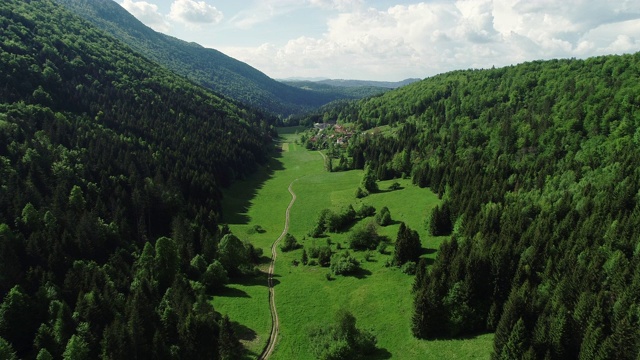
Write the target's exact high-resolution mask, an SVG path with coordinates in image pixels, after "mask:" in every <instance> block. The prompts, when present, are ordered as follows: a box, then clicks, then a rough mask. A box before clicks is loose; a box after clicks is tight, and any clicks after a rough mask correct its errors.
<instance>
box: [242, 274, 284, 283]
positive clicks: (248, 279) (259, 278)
mask: <svg viewBox="0 0 640 360" xmlns="http://www.w3.org/2000/svg"><path fill="white" fill-rule="evenodd" d="M273 277H274V279H273V286H276V285H278V284H280V280H278V279H276V278H279V277H280V275H278V274H273ZM231 283H232V284H237V285H242V286H268V283H267V274H265V273H262V274H260V275H256V276H243V277H238V278H234V279H232V280H231Z"/></svg>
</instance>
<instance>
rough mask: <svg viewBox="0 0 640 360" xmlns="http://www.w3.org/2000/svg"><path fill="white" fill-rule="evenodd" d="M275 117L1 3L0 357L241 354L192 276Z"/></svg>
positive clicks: (215, 252) (205, 262) (111, 43)
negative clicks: (230, 192) (223, 203)
mask: <svg viewBox="0 0 640 360" xmlns="http://www.w3.org/2000/svg"><path fill="white" fill-rule="evenodd" d="M270 124H271V120H270V119H269V118H266V117H264V116H263V115H262V114H260V113H257V112H255V111H249V110H246V109H244V108H242V107H240V106H238V105H237V104H234V103H231V102H229V101H227V100H224V99H221V98H220V97H218V96H216V95H214V94H212V93H211V92H209V91H207V90H205V89H203V88H201V87H198V86H196V85H193V83H191V82H189V81H187V80H185V79H182V78H180V77H177V76H176V75H174V74H172V73H170V72H169V71H168V70H166V69H164V68H162V67H160V66H158V65H156V64H154V63H152V62H150V61H149V60H147V59H145V58H143V57H142V56H140V55H137V54H135V53H134V52H132V51H131V50H130V49H129V48H128V47H126V45H124V44H122V43H120V42H119V41H117V40H115V39H113V38H111V37H109V36H108V35H106V34H105V33H103V32H102V31H101V30H98V29H97V28H95V27H93V26H92V25H91V24H89V23H88V22H86V21H84V20H82V19H80V18H79V17H76V16H75V15H73V14H72V13H70V12H68V11H67V10H65V9H64V8H63V7H61V6H60V5H57V4H56V3H54V2H53V1H51V0H39V1H23V0H4V1H2V2H0V298H1V299H2V303H1V304H0V358H3V359H11V358H15V357H16V356H17V357H20V358H28V359H33V358H36V356H37V358H38V359H48V358H51V356H52V357H53V358H56V359H58V358H62V357H63V355H64V358H65V359H96V358H104V359H147V358H148V359H150V358H191V359H204V358H207V359H215V358H218V355H219V354H235V353H236V352H235V351H236V350H237V349H238V343H237V340H235V341H234V337H233V335H232V334H231V333H230V332H229V326H230V325H229V324H230V323H229V320H228V319H219V318H218V315H217V314H216V313H215V311H214V310H213V308H212V307H211V305H210V303H209V297H208V296H206V292H207V290H208V282H207V281H206V279H204V278H203V274H202V273H203V272H204V270H205V269H206V270H209V269H213V270H211V271H209V272H208V274H209V275H215V274H211V272H214V273H215V272H216V270H217V274H218V275H220V274H222V275H224V273H225V269H220V268H219V266H220V262H218V261H217V260H216V259H218V258H219V257H220V256H221V252H222V251H223V250H220V249H221V246H218V240H219V239H220V238H221V236H222V235H224V233H221V230H219V227H218V223H217V222H218V220H219V219H220V216H221V214H220V209H221V207H220V196H221V195H220V187H221V186H223V185H226V184H229V183H230V182H232V181H233V180H234V179H237V178H240V177H243V176H245V175H247V174H249V173H251V172H252V171H253V170H254V168H255V167H256V166H257V165H258V164H260V163H262V162H264V161H265V160H266V159H267V157H268V156H269V151H268V149H269V147H270V146H269V145H270V144H271V136H272V134H271V125H270ZM227 240H229V238H228V236H227ZM232 240H233V239H232ZM232 242H233V241H227V243H232ZM192 259H195V260H192ZM224 263H225V266H226V265H227V262H224ZM231 265H237V264H231ZM229 269H230V271H231V270H232V269H231V268H229ZM201 282H202V284H201Z"/></svg>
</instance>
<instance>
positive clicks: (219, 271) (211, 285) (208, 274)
mask: <svg viewBox="0 0 640 360" xmlns="http://www.w3.org/2000/svg"><path fill="white" fill-rule="evenodd" d="M227 282H229V277H228V276H227V271H226V270H225V269H224V266H222V264H221V263H220V262H219V261H218V260H214V261H213V262H212V263H211V264H209V266H208V267H207V270H206V271H205V272H204V274H202V285H204V286H205V288H206V289H207V291H211V292H212V291H215V290H217V289H220V288H222V287H223V286H224V284H226V283H227Z"/></svg>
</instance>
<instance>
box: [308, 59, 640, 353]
mask: <svg viewBox="0 0 640 360" xmlns="http://www.w3.org/2000/svg"><path fill="white" fill-rule="evenodd" d="M639 79H640V53H637V54H634V55H624V56H603V57H596V58H591V59H587V60H575V59H572V60H554V61H546V62H541V61H537V62H530V63H525V64H521V65H517V66H511V67H506V68H501V69H491V70H475V71H474V70H467V71H456V72H452V73H448V74H443V75H440V76H436V77H433V78H430V79H426V80H424V81H422V82H419V83H416V84H412V85H409V86H406V87H404V88H401V89H399V90H396V91H392V92H389V93H386V94H384V95H382V96H379V97H375V98H372V99H369V100H364V101H361V102H359V103H355V104H345V105H342V106H341V107H336V108H333V109H331V111H330V112H328V113H327V114H325V118H327V119H328V120H338V121H339V122H352V123H354V124H355V125H357V127H358V128H359V129H360V130H366V131H360V132H359V133H357V134H355V135H354V137H353V138H352V139H351V140H350V141H349V144H348V146H347V147H346V148H345V149H342V150H341V148H340V147H336V146H335V145H332V144H330V146H331V147H332V151H330V154H332V155H333V156H334V157H335V158H337V159H340V165H341V167H342V168H363V167H365V166H367V167H369V169H370V172H372V173H373V174H376V175H377V177H378V178H379V179H389V178H393V177H398V176H411V177H412V179H413V181H414V182H415V183H416V184H418V185H420V186H422V187H430V188H431V189H433V191H435V192H436V193H438V194H439V195H440V196H441V197H442V199H443V203H442V205H440V206H439V207H437V208H436V210H434V212H433V214H432V216H431V218H430V219H426V222H425V226H428V229H429V230H430V231H431V233H432V234H434V235H450V239H449V240H448V241H446V242H445V243H444V245H442V247H441V248H440V249H439V252H438V256H437V259H436V261H435V263H434V264H433V265H429V266H428V268H427V271H426V272H424V271H422V270H421V269H419V270H418V276H417V277H416V284H415V286H414V290H413V296H414V301H415V302H414V314H413V323H412V324H411V327H412V331H413V334H414V336H416V337H419V338H425V339H432V338H441V337H458V336H464V335H469V334H475V333H480V332H487V331H489V332H495V342H494V353H493V358H494V359H520V358H527V359H542V358H546V359H577V358H579V359H611V358H616V359H638V357H639V356H640V241H639V239H640V227H639V226H638V224H640V198H639V197H640V192H639V190H640V130H639V129H640V82H639V81H638V80H639ZM382 125H389V126H383V127H381V128H377V129H374V128H376V127H379V126H382ZM311 140H317V138H311ZM311 140H310V141H311ZM313 146H321V144H320V143H319V142H317V141H316V142H315V143H310V145H309V147H313ZM423 265H424V263H423ZM409 291H410V290H409V289H407V292H409Z"/></svg>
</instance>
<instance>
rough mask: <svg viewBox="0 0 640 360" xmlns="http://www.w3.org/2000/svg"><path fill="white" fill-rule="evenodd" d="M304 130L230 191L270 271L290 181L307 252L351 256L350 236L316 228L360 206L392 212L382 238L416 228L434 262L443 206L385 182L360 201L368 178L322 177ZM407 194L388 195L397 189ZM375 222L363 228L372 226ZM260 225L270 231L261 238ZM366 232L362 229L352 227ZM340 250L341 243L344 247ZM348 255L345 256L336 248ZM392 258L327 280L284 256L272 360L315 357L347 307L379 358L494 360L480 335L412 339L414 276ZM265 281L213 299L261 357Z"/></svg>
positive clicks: (233, 287)
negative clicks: (320, 329)
mask: <svg viewBox="0 0 640 360" xmlns="http://www.w3.org/2000/svg"><path fill="white" fill-rule="evenodd" d="M300 130H301V129H299V128H290V129H282V131H281V134H280V135H281V139H280V140H281V141H280V143H279V144H278V145H277V146H278V149H279V151H278V154H277V156H276V157H275V158H274V159H273V160H272V161H271V162H270V163H269V165H268V166H266V167H264V168H262V169H261V170H260V171H259V173H258V174H256V175H255V176H253V177H252V178H250V179H247V180H245V181H242V182H238V183H236V184H234V185H233V186H232V187H231V188H230V189H228V190H227V191H226V192H225V194H224V195H225V209H224V211H225V214H226V215H227V217H226V219H227V221H228V222H229V227H230V229H231V231H232V232H233V233H234V234H235V235H237V236H238V237H239V238H241V239H243V240H249V241H251V242H252V243H253V244H254V245H255V246H256V247H259V248H262V249H263V250H264V254H265V258H264V262H263V265H262V267H263V269H266V268H267V266H268V258H267V257H266V256H268V254H269V248H270V245H271V244H272V243H273V241H274V240H275V239H276V238H277V237H278V236H279V235H280V233H281V232H282V229H283V227H284V222H285V210H286V208H287V205H288V203H289V201H290V200H291V196H290V194H289V192H288V191H287V187H288V186H289V184H290V183H292V182H294V181H295V182H294V184H293V191H294V192H295V193H296V195H297V200H296V202H295V204H294V205H293V208H292V210H291V221H290V231H289V232H290V233H291V234H292V235H294V236H295V237H296V238H297V239H298V242H300V243H301V244H302V245H304V246H305V247H309V246H311V245H324V244H326V243H327V242H328V241H329V242H330V243H331V247H332V249H333V250H334V251H345V250H344V249H346V248H348V243H347V237H348V232H347V233H341V234H333V233H331V234H329V237H327V238H320V239H311V238H310V237H309V236H308V235H307V233H308V232H309V231H310V230H311V229H312V228H313V226H314V224H315V222H316V220H317V218H318V214H319V212H320V211H321V210H322V209H325V208H331V209H334V210H340V209H341V208H343V207H345V206H348V205H349V204H351V205H353V207H354V208H355V209H356V210H357V209H358V208H359V207H360V205H361V204H362V203H365V204H368V205H371V206H374V207H375V208H376V209H377V210H380V209H381V208H382V207H383V206H387V207H388V208H389V210H390V212H391V217H392V219H393V220H394V223H393V224H392V225H389V226H387V227H381V228H379V230H378V232H379V234H380V235H386V236H388V237H389V238H390V239H391V240H392V241H394V240H395V237H396V234H397V231H398V227H399V222H400V221H402V222H404V223H405V224H407V225H408V226H409V227H410V228H412V229H414V230H417V231H418V233H419V234H420V238H421V240H422V246H423V248H425V249H427V250H426V254H425V255H423V256H425V257H428V258H434V257H435V251H436V249H437V248H438V246H439V245H440V243H441V242H442V241H443V240H444V238H438V237H432V236H429V235H428V234H427V231H426V230H425V226H424V221H425V218H426V217H427V216H428V214H429V213H430V211H431V209H432V208H433V207H434V206H436V205H437V204H438V201H439V200H438V198H437V196H436V195H435V194H433V193H432V192H431V191H430V190H428V189H420V188H418V187H416V186H414V185H412V184H411V181H410V180H404V179H403V180H393V181H382V182H379V187H380V190H381V191H380V192H379V193H376V194H372V195H369V196H368V197H365V198H363V199H356V198H355V192H356V189H357V187H358V186H359V184H360V181H361V178H362V171H348V172H337V173H329V172H327V171H325V170H324V164H323V159H322V155H321V154H320V153H318V152H314V151H308V150H306V149H304V148H303V147H302V146H300V145H297V144H296V143H295V140H296V138H297V134H296V131H300ZM395 181H397V182H399V183H400V185H401V188H400V189H399V190H395V191H388V190H387V189H388V187H389V186H390V185H391V184H392V183H393V182H395ZM370 220H371V218H369V219H365V220H362V221H361V222H362V223H364V222H368V221H370ZM256 225H259V226H261V227H262V229H263V230H264V231H262V232H256V231H254V227H255V226H256ZM361 225H362V224H356V225H354V228H356V227H358V226H361ZM338 244H340V245H338ZM338 247H342V249H343V250H338ZM392 251H393V244H391V245H390V246H389V248H388V252H389V255H383V254H380V253H378V252H373V256H372V257H371V258H370V259H369V261H366V260H365V259H364V253H362V252H356V253H355V255H356V257H357V258H358V260H359V261H360V263H361V266H362V269H363V270H362V271H361V272H360V273H359V274H358V275H357V276H333V277H332V280H327V277H326V274H327V273H329V269H328V268H323V267H319V266H303V265H302V264H300V265H298V266H294V265H293V261H294V260H298V261H299V260H300V258H301V254H302V249H299V250H295V251H291V252H287V253H283V252H281V251H279V252H278V258H277V262H276V270H275V274H276V275H275V278H276V280H277V281H276V284H277V285H276V286H275V299H276V305H277V309H278V314H279V317H280V334H279V336H278V343H277V345H276V349H275V352H274V353H273V356H272V358H274V359H312V358H313V355H312V353H311V349H310V344H311V341H310V339H309V330H310V329H311V328H313V327H317V326H322V325H325V324H327V323H328V322H330V321H332V320H333V315H334V314H335V312H336V311H337V310H338V309H340V308H345V309H347V310H349V311H351V312H352V313H353V314H354V315H355V317H356V318H357V326H358V327H359V328H363V329H369V330H371V331H372V332H373V333H374V334H375V335H376V337H377V340H378V348H379V351H378V352H377V354H376V356H375V358H378V359H390V358H393V359H476V358H477V359H486V358H488V357H489V354H490V352H491V349H492V339H493V335H491V334H487V335H481V336H477V337H474V338H467V339H460V340H436V341H424V340H417V339H415V338H414V337H413V336H412V335H411V330H410V319H411V314H412V296H411V293H410V289H411V285H412V283H413V276H410V275H407V274H404V273H403V272H402V271H400V269H398V268H396V267H389V266H385V265H386V263H387V261H388V260H390V259H391V256H392V255H391V254H390V253H392ZM266 284H267V281H266V276H258V277H256V278H252V279H244V280H240V281H236V282H232V284H229V285H228V286H227V288H226V289H225V290H224V291H222V292H220V293H219V294H216V296H214V300H213V303H214V306H215V308H216V309H217V311H219V312H221V313H222V314H228V315H229V316H230V318H231V319H232V320H233V321H234V324H235V326H236V330H237V332H238V335H239V337H240V338H241V339H242V342H243V344H244V345H245V346H246V347H247V349H248V350H249V353H248V355H249V357H250V358H255V357H256V356H257V355H258V354H259V353H260V352H261V350H262V348H263V347H264V345H265V343H266V341H267V339H268V337H269V330H270V325H271V315H270V313H269V306H268V289H267V286H266Z"/></svg>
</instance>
